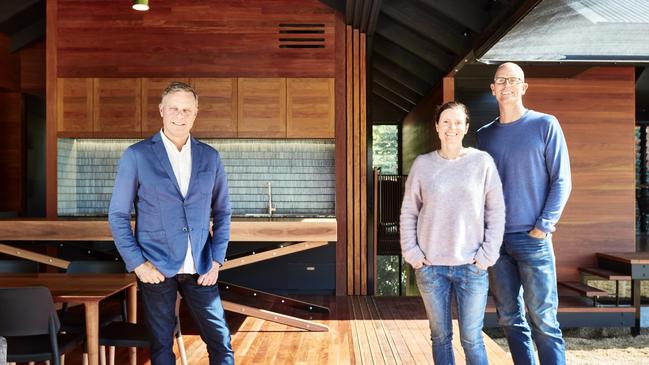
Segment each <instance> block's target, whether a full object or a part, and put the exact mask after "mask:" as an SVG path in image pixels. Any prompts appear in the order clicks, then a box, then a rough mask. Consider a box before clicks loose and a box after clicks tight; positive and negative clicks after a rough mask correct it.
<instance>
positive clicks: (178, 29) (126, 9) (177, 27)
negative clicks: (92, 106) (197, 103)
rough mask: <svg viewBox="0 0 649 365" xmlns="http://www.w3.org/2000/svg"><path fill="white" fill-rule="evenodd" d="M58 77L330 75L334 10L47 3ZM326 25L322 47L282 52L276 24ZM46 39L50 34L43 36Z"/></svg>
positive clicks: (236, 4)
mask: <svg viewBox="0 0 649 365" xmlns="http://www.w3.org/2000/svg"><path fill="white" fill-rule="evenodd" d="M51 1H55V2H56V4H57V7H58V16H57V21H56V32H57V37H58V39H57V40H56V44H57V52H58V54H57V61H58V66H57V67H58V77H179V76H185V77H234V76H239V77H334V73H335V70H334V68H335V42H334V41H335V34H334V33H335V30H334V28H335V27H334V22H335V11H334V10H333V9H331V8H329V7H328V6H327V5H325V4H323V3H321V2H320V1H318V0H274V1H267V0H246V1H214V0H195V1H183V0H156V1H155V2H152V3H151V10H149V11H147V12H138V11H133V10H132V9H130V3H129V2H128V1H127V2H124V1H123V0H102V1H78V0H51ZM291 23H298V24H300V23H302V24H303V23H312V24H322V25H324V33H322V34H315V35H316V36H317V38H322V39H323V40H324V48H280V47H279V43H280V42H279V39H280V37H283V36H285V35H286V36H287V37H289V38H301V37H308V38H313V37H314V34H306V35H300V34H282V33H280V27H279V25H280V24H291ZM48 34H49V33H48Z"/></svg>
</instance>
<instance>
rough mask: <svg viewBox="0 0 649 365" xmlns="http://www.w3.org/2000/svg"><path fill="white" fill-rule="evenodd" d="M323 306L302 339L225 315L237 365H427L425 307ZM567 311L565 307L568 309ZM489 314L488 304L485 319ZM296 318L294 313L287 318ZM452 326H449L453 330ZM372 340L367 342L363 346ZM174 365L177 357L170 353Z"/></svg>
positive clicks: (494, 364)
mask: <svg viewBox="0 0 649 365" xmlns="http://www.w3.org/2000/svg"><path fill="white" fill-rule="evenodd" d="M300 299H304V300H308V301H311V302H315V303H316V304H320V305H325V306H328V307H329V308H330V309H331V314H330V315H329V317H320V316H316V317H314V318H313V319H311V320H312V321H314V322H318V323H322V324H324V325H326V326H328V327H329V332H320V333H314V332H307V331H299V330H295V329H293V328H291V327H288V326H286V325H281V324H278V323H273V322H269V321H264V320H261V319H258V318H251V317H244V316H241V315H238V314H235V313H230V312H228V313H226V319H227V321H228V326H229V328H230V331H231V333H232V348H233V350H234V356H235V362H236V363H237V364H239V365H257V364H281V365H284V364H287V365H288V364H296V365H297V364H308V365H338V364H340V365H342V364H345V365H347V364H350V365H351V364H355V365H361V364H367V365H373V364H404V365H406V364H408V365H409V364H417V365H419V364H431V365H432V364H433V359H432V354H431V345H430V330H429V328H428V321H427V320H426V314H425V310H424V306H423V303H422V302H421V299H420V298H417V297H364V296H359V297H350V298H348V297H334V296H329V297H308V298H300ZM561 299H562V300H561V301H560V307H559V312H560V313H561V312H581V313H593V314H601V313H603V312H610V313H624V312H633V308H628V307H621V308H601V307H600V308H596V307H593V306H592V305H590V306H586V305H587V304H584V303H581V304H578V303H577V301H576V300H572V301H568V300H563V299H564V298H561ZM568 303H569V304H570V306H566V305H567V304H568ZM494 311H495V307H494V306H493V303H489V304H488V307H487V312H489V313H493V312H494ZM291 314H295V315H297V314H298V313H291ZM180 322H181V325H182V332H183V338H184V342H185V347H186V349H187V357H188V360H189V363H190V364H192V365H207V364H209V359H208V354H207V351H206V347H205V344H204V343H203V341H202V340H201V338H200V336H199V335H198V329H197V327H196V325H195V324H194V321H193V320H192V318H191V315H190V312H189V309H188V308H187V307H186V306H185V305H184V304H183V305H181V309H180ZM455 322H456V321H454V323H455ZM370 337H371V339H372V340H371V342H370V341H368V339H369V338H370ZM483 339H484V344H485V348H486V350H487V356H488V358H489V363H490V364H491V365H501V364H508V365H509V364H512V359H511V355H509V354H508V353H507V352H505V351H504V350H503V349H502V348H501V347H500V346H499V345H498V344H497V343H496V342H495V341H493V340H492V339H491V338H489V337H486V336H484V337H483ZM453 351H454V354H455V358H456V363H457V364H458V365H460V364H464V363H465V359H464V351H463V350H462V349H461V345H460V337H459V332H458V328H457V326H454V336H453ZM174 352H175V354H176V358H177V360H178V359H179V352H178V350H177V349H174ZM149 356H150V355H149V352H148V350H147V349H138V364H142V365H144V364H147V365H148V364H150V357H149ZM116 363H117V364H126V363H128V352H127V351H126V349H117V360H116ZM66 364H67V365H79V364H81V349H77V350H76V351H75V352H73V353H71V354H70V355H68V356H66Z"/></svg>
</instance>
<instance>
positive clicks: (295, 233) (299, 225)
mask: <svg viewBox="0 0 649 365" xmlns="http://www.w3.org/2000/svg"><path fill="white" fill-rule="evenodd" d="M112 240H113V237H112V235H111V233H110V229H109V228H108V221H106V220H57V221H48V220H0V241H112ZM336 240H337V237H336V220H335V219H334V218H304V219H290V220H288V219H287V220H282V219H280V220H277V221H268V220H262V219H259V220H254V221H249V220H248V221H243V222H241V221H237V220H236V219H235V220H233V222H232V225H231V232H230V241H232V242H298V241H336Z"/></svg>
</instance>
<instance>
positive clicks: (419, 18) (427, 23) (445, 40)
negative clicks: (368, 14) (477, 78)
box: [378, 0, 469, 55]
mask: <svg viewBox="0 0 649 365" xmlns="http://www.w3.org/2000/svg"><path fill="white" fill-rule="evenodd" d="M381 11H382V13H383V14H384V15H386V16H388V17H390V18H392V19H393V20H395V21H397V22H398V23H400V24H401V25H403V26H404V27H407V28H409V29H410V30H412V31H415V32H417V33H419V34H420V35H422V36H424V37H428V38H429V39H430V40H431V41H433V42H435V44H437V45H439V46H441V47H443V48H444V49H446V50H448V51H451V52H453V53H454V54H456V55H457V54H461V53H463V51H464V50H465V49H466V48H467V47H468V46H469V39H468V38H467V37H468V35H469V34H468V33H466V32H464V31H462V30H460V28H461V27H453V25H452V24H448V22H447V21H444V19H437V18H438V15H437V16H436V15H435V14H433V13H432V12H430V11H429V10H427V9H425V8H423V7H421V6H417V5H416V4H413V3H412V2H410V1H407V0H404V1H390V2H386V3H384V5H383V7H382V8H381ZM380 26H381V24H380V22H379V24H378V27H380ZM453 28H455V29H453Z"/></svg>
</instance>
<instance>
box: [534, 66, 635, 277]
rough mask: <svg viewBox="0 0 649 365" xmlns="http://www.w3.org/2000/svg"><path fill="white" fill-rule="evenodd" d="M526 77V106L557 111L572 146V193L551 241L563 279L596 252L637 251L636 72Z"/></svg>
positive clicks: (610, 70) (589, 261)
mask: <svg viewBox="0 0 649 365" xmlns="http://www.w3.org/2000/svg"><path fill="white" fill-rule="evenodd" d="M527 82H528V83H529V85H530V87H529V89H528V90H527V93H526V95H525V99H524V101H525V104H526V106H527V107H528V108H531V109H534V110H539V111H542V112H546V113H550V114H553V115H555V116H556V117H557V118H558V119H559V122H560V123H561V127H562V129H563V132H564V134H565V137H566V141H567V143H568V150H569V153H570V159H571V161H570V162H571V168H572V186H573V190H572V193H571V196H570V200H569V201H568V204H567V206H566V209H565V211H564V213H563V216H562V217H561V220H560V222H559V224H558V226H557V231H556V233H555V235H554V238H553V241H554V250H555V253H556V256H557V268H558V272H557V275H558V278H559V280H568V279H576V278H578V272H577V267H578V266H583V265H594V264H595V255H594V253H595V252H606V251H635V148H634V146H635V105H634V103H635V78H634V70H633V68H630V67H627V68H613V67H609V68H604V67H596V68H591V69H589V70H587V71H585V72H582V73H581V74H579V75H576V76H574V77H571V78H528V79H527Z"/></svg>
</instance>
